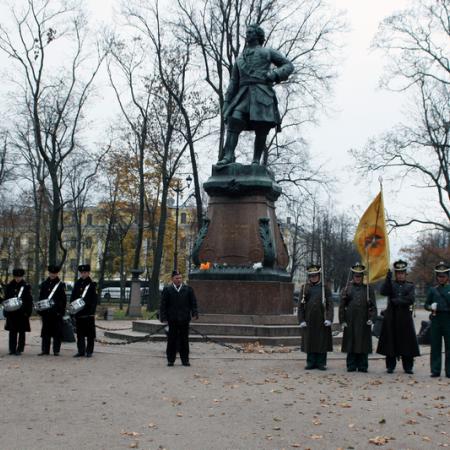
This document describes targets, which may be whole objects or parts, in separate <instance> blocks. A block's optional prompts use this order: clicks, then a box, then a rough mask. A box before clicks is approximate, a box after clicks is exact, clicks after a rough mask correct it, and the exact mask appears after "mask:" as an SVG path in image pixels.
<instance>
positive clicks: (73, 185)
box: [63, 153, 103, 280]
mask: <svg viewBox="0 0 450 450" xmlns="http://www.w3.org/2000/svg"><path fill="white" fill-rule="evenodd" d="M102 156H103V155H102ZM102 156H101V157H99V158H97V159H92V158H90V155H87V154H86V153H82V154H74V155H72V158H71V166H72V167H70V168H69V167H68V168H67V176H66V181H65V183H64V185H65V186H67V189H65V190H67V191H68V194H67V195H66V196H65V197H66V199H67V200H66V202H65V205H67V204H69V205H70V208H71V213H72V218H73V221H72V223H73V224H74V227H75V235H74V237H75V245H76V266H78V264H79V263H80V262H82V261H81V257H82V248H83V245H84V244H83V242H84V239H83V237H84V231H85V228H86V224H85V225H84V226H83V223H82V218H83V215H84V213H85V211H86V206H87V202H88V200H89V198H92V189H93V188H94V186H95V184H96V182H97V179H96V176H97V172H98V168H99V165H100V163H101V161H102ZM65 252H66V250H65V249H64V253H63V254H65ZM63 259H65V257H64V258H63ZM76 278H77V267H75V268H74V279H75V280H76Z"/></svg>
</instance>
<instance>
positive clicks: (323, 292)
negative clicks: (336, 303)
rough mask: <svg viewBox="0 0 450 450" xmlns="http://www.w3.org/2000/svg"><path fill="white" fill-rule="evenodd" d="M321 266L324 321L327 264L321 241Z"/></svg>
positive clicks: (325, 314) (325, 313)
mask: <svg viewBox="0 0 450 450" xmlns="http://www.w3.org/2000/svg"><path fill="white" fill-rule="evenodd" d="M320 265H321V266H322V277H321V281H322V305H323V314H324V320H327V304H326V299H325V263H324V260H323V242H322V239H321V240H320Z"/></svg>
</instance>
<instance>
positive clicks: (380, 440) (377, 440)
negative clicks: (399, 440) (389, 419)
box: [369, 436, 394, 445]
mask: <svg viewBox="0 0 450 450" xmlns="http://www.w3.org/2000/svg"><path fill="white" fill-rule="evenodd" d="M392 439H394V438H392V437H389V436H376V437H374V438H371V439H369V444H374V445H385V444H387V443H388V442H389V441H390V440H392Z"/></svg>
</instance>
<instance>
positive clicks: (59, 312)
mask: <svg viewBox="0 0 450 450" xmlns="http://www.w3.org/2000/svg"><path fill="white" fill-rule="evenodd" d="M60 270H61V268H60V267H59V266H55V265H50V266H48V278H47V279H46V280H45V281H43V282H42V283H41V286H40V290H39V300H44V299H48V298H50V297H51V300H53V302H54V304H53V306H52V307H51V308H49V309H47V310H45V311H38V314H39V315H40V316H41V319H42V330H41V338H42V351H41V353H39V356H42V355H49V354H50V344H51V340H52V338H53V354H54V355H55V356H58V355H59V352H60V350H61V340H62V333H63V317H64V314H65V312H66V304H67V298H66V285H65V284H64V283H63V282H62V281H61V280H60V279H59V277H58V273H59V272H60Z"/></svg>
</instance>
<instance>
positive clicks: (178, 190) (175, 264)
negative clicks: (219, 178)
mask: <svg viewBox="0 0 450 450" xmlns="http://www.w3.org/2000/svg"><path fill="white" fill-rule="evenodd" d="M191 182H192V177H191V176H190V175H188V176H187V177H186V183H187V188H188V189H189V187H190V186H191ZM185 189H186V187H182V186H181V182H180V180H179V179H178V180H177V185H176V187H174V188H172V190H173V191H174V192H175V193H176V194H177V201H176V207H175V248H174V251H173V270H177V269H178V214H179V201H180V194H181V193H182V192H183V191H184V190H185Z"/></svg>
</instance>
